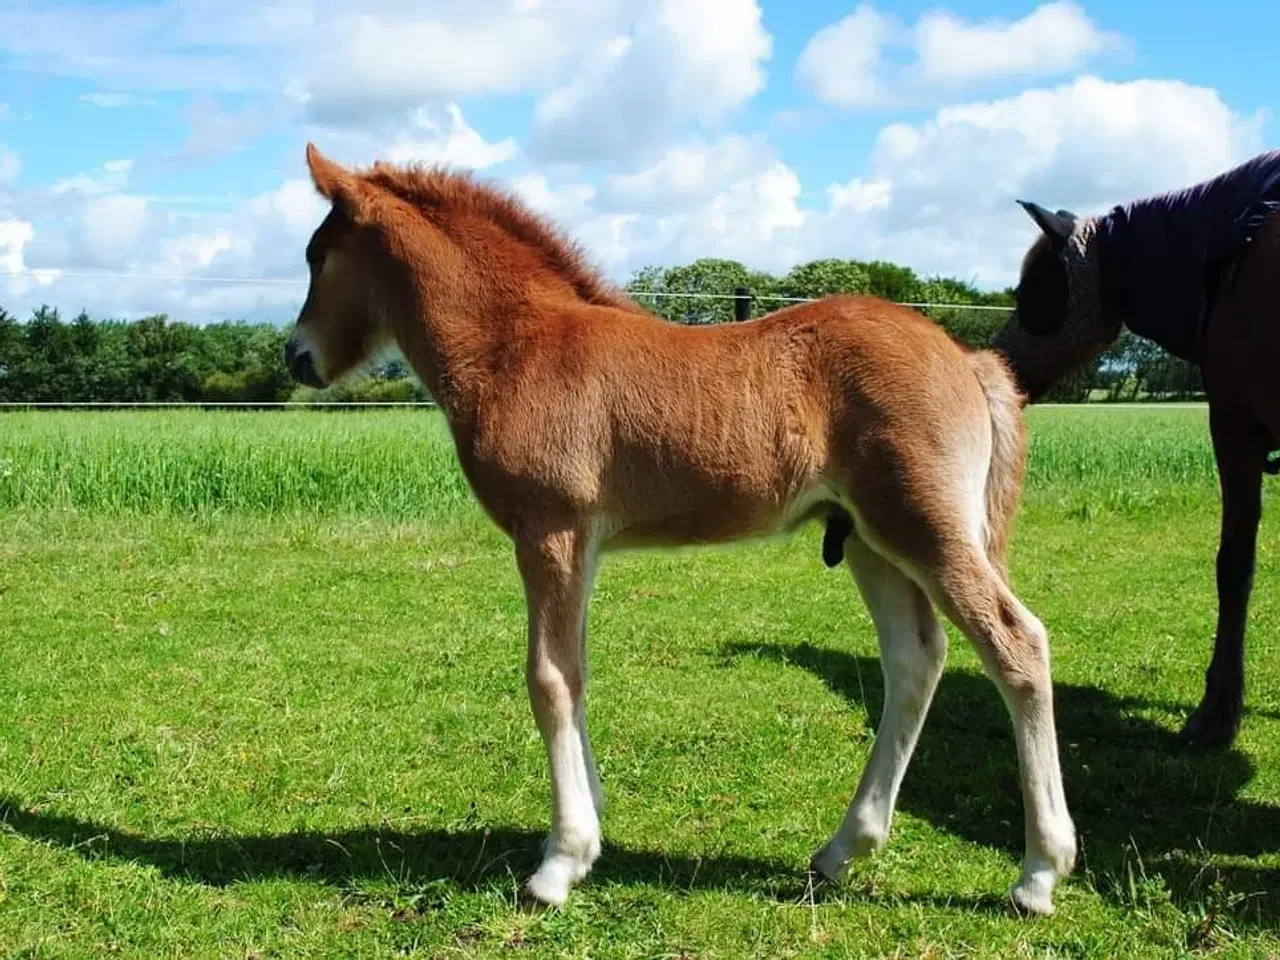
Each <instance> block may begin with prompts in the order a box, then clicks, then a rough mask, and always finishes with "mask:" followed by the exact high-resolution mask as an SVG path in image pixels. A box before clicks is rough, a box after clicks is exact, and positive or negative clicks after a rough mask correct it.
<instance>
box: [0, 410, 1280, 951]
mask: <svg viewBox="0 0 1280 960" xmlns="http://www.w3.org/2000/svg"><path fill="white" fill-rule="evenodd" d="M1205 421H1206V418H1205V414H1204V411H1203V410H1202V409H1144V410H1126V409H1119V408H1101V409H1098V408H1093V409H1061V408H1058V409H1054V408H1037V409H1034V410H1033V411H1032V412H1031V423H1032V430H1033V452H1032V471H1031V482H1030V484H1029V488H1028V490H1027V493H1026V496H1025V499H1024V511H1023V513H1022V516H1021V518H1020V521H1019V526H1018V533H1017V537H1016V541H1015V545H1014V554H1013V568H1014V569H1013V576H1014V583H1015V587H1016V589H1017V590H1018V592H1019V594H1020V595H1021V596H1022V598H1023V599H1024V600H1025V601H1026V602H1027V603H1028V605H1029V606H1031V607H1032V609H1034V610H1035V611H1036V612H1037V613H1038V614H1039V615H1040V617H1041V618H1042V619H1043V620H1044V622H1045V624H1046V625H1047V627H1048V628H1049V631H1050V635H1051V638H1052V645H1053V646H1052V650H1053V668H1054V677H1055V691H1056V697H1057V708H1058V725H1059V733H1060V742H1061V748H1062V758H1063V765H1064V772H1065V778H1066V787H1067V796H1068V801H1069V803H1070V805H1071V809H1072V813H1073V815H1074V817H1075V819H1076V823H1077V826H1078V828H1079V830H1080V834H1081V856H1080V861H1079V864H1078V868H1077V870H1076V872H1075V873H1074V875H1073V876H1071V877H1070V878H1069V879H1068V880H1066V881H1065V882H1064V883H1063V885H1062V886H1061V888H1060V890H1059V893H1058V896H1057V904H1058V912H1057V913H1056V915H1054V916H1053V917H1050V918H1046V919H1039V920H1027V919H1021V918H1019V917H1017V916H1015V915H1014V914H1013V913H1012V911H1011V910H1010V908H1009V907H1008V905H1007V900H1006V898H1005V891H1006V889H1007V887H1008V886H1009V884H1010V883H1012V882H1013V881H1014V880H1015V879H1016V877H1017V873H1018V866H1019V863H1020V859H1021V855H1022V845H1023V826H1022V823H1023V821H1022V805H1021V799H1020V796H1019V792H1018V786H1017V776H1016V760H1015V756H1014V749H1013V741H1012V735H1011V730H1010V725H1009V721H1008V717H1007V714H1006V713H1005V711H1004V707H1003V705H1002V704H1001V702H1000V700H999V697H998V695H997V694H996V691H995V689H994V687H993V686H992V685H991V684H990V683H989V682H988V681H987V680H986V679H985V678H984V676H983V675H982V673H981V671H980V670H979V668H978V665H977V660H976V657H975V656H974V655H973V653H972V651H971V650H970V649H969V647H968V645H967V643H966V642H965V641H964V640H963V639H962V638H960V637H959V636H958V634H957V633H956V632H955V631H954V630H953V629H950V628H949V633H950V634H951V637H952V647H951V657H950V660H949V664H948V669H947V672H946V673H945V675H944V677H943V680H942V682H941V686H940V689H939V693H938V696H937V699H936V701H935V703H934V706H933V709H932V712H931V714H930V717H929V720H928V723H927V724H926V727H925V731H924V734H923V736H922V738H921V742H920V746H919V748H918V751H917V753H916V756H915V759H914V761H913V763H912V766H911V768H910V770H909V772H908V774H907V779H906V783H905V785H904V788H903V791H902V796H901V800H900V805H899V812H898V815H897V818H896V820H895V824H894V832H893V835H892V837H891V839H890V843H889V846H888V848H887V849H886V850H885V851H884V853H883V854H881V855H880V856H878V857H876V858H875V859H873V860H871V861H867V862H861V863H855V865H854V866H853V868H852V870H851V873H850V877H849V880H848V882H847V884H845V885H843V886H840V887H837V888H834V889H826V888H824V889H819V890H817V891H813V890H810V889H808V887H807V884H806V874H805V866H806V864H807V861H808V857H809V855H810V854H811V853H812V852H813V850H814V849H815V848H816V847H817V846H818V845H819V844H821V843H822V842H823V841H824V840H825V839H826V838H827V837H828V836H829V834H830V832H831V831H832V830H833V829H834V827H835V826H836V824H837V823H838V822H839V818H840V816H841V814H842V813H843V811H844V808H845V805H846V804H847V802H848V800H849V797H850V795H851V793H852V791H853V788H854V786H855V784H856V782H857V778H858V777H859V775H860V773H861V771H862V768H863V765H864V763H865V761H866V759H867V756H868V753H869V750H870V747H871V744H872V739H873V736H874V728H875V724H876V721H877V719H878V716H879V710H880V705H881V702H882V690H883V688H882V682H881V678H880V671H879V665H878V661H877V656H876V643H875V637H874V634H873V631H872V628H871V624H870V622H869V619H868V616H867V613H866V610H865V608H864V607H863V605H862V603H861V600H860V599H859V597H858V595H857V593H856V591H855V590H854V588H853V585H852V582H851V580H850V578H849V577H848V575H847V573H845V572H844V571H843V570H827V569H826V568H825V567H823V565H822V563H821V558H820V549H819V544H820V531H819V530H818V529H817V528H812V529H807V530H805V531H803V532H801V533H800V534H798V535H797V536H795V537H793V538H790V539H783V540H776V541H767V542H758V543H751V544H743V545H736V546H730V547H718V548H700V549H687V550H680V551H672V552H653V553H628V554H618V555H613V556H610V557H609V558H608V559H607V560H606V562H605V564H604V565H603V567H602V570H601V572H600V576H599V578H598V584H597V589H596V591H595V595H594V600H593V604H592V607H591V626H590V630H591V641H590V646H591V687H590V695H589V722H590V726H591V729H592V733H593V743H594V745H595V748H596V753H597V756H598V760H599V763H600V767H601V772H602V777H603V780H604V784H605V789H606V792H607V802H608V805H607V808H606V812H605V819H604V831H605V851H604V854H603V856H602V857H601V859H600V861H599V862H598V864H597V867H596V870H595V871H594V873H593V874H592V875H591V877H590V878H589V879H588V880H587V882H586V883H585V884H583V885H582V886H580V887H578V888H576V889H575V891H574V893H573V894H572V895H571V898H570V901H569V903H568V904H567V905H566V906H565V907H563V908H560V909H554V910H550V911H531V910H529V909H527V908H525V907H524V906H523V905H522V904H521V902H520V899H519V897H518V888H519V884H520V883H521V882H522V881H523V879H524V878H525V877H526V875H527V873H528V871H529V870H530V869H531V868H532V867H533V865H534V864H535V863H536V861H537V857H538V852H539V845H540V843H541V840H542V837H543V835H544V833H545V830H546V828H547V825H548V818H549V791H548V781H547V773H546V766H545V760H544V754H543V750H542V745H541V742H540V740H539V738H538V735H537V733H536V730H535V727H534V724H533V720H532V716H531V714H530V711H529V708H528V705H527V701H526V696H525V690H524V680H523V662H524V651H523V645H524V630H525V626H524V611H523V600H522V595H521V591H520V586H519V581H518V579H517V576H516V572H515V568H514V564H513V562H512V559H511V554H510V550H509V547H508V545H507V543H506V541H505V540H504V539H503V538H502V537H501V535H499V534H498V533H497V532H496V531H495V530H494V529H493V528H492V527H491V526H490V525H489V524H488V522H487V521H486V520H485V519H484V517H483V515H482V514H481V513H480V512H479V510H478V508H476V507H475V506H474V504H473V503H472V502H471V500H470V498H469V495H468V494H467V491H466V488H465V485H464V484H463V482H462V480H461V478H460V475H459V473H458V471H457V469H456V467H455V466H454V461H453V455H452V450H451V448H450V447H449V445H448V439H447V436H446V434H445V432H444V429H443V427H442V424H441V421H440V419H439V417H438V415H437V414H435V413H434V412H430V411H422V410H417V411H366V412H357V413H349V412H324V413H320V412H279V413H195V412H183V413H173V412H161V413H128V414H116V413H112V414H108V413H98V414H66V413H39V414H5V415H0V702H2V703H3V705H4V708H3V710H0V956H17V957H26V956H30V957H62V956H75V957H100V956H107V955H119V956H136V957H168V956H208V957H276V956H279V957H311V956H352V957H356V956H360V957H364V956H406V955H412V956H422V957H472V956H512V957H530V958H532V957H562V956H565V957H592V958H602V957H652V958H659V957H669V958H677V957H691V958H692V957H747V956H750V957H757V956H758V957H770V958H773V957H792V956H831V957H845V956H886V955H887V956H902V957H917V956H929V957H951V956H1014V957H1017V956H1027V957H1044V956H1070V957H1139V956H1200V955H1204V956H1240V957H1245V956H1250V957H1252V956H1275V955H1278V954H1280V932H1278V931H1280V657H1277V655H1276V654H1277V645H1276V637H1277V634H1278V632H1280V631H1278V630H1277V620H1278V614H1277V611H1278V610H1280V606H1278V605H1280V589H1278V588H1280V584H1278V583H1277V576H1276V574H1277V566H1278V564H1277V556H1276V551H1277V546H1278V545H1280V527H1277V526H1276V525H1275V524H1274V523H1268V520H1267V519H1264V523H1263V530H1262V536H1261V545H1260V553H1259V569H1258V575H1257V588H1256V592H1255V602H1254V605H1253V608H1252V616H1251V620H1250V637H1249V647H1248V670H1249V675H1248V690H1247V701H1248V706H1249V712H1248V714H1247V716H1246V718H1245V722H1244V726H1243V730H1242V732H1241V736H1240V738H1239V741H1238V743H1237V746H1236V748H1235V749H1233V750H1230V751H1222V752H1218V753H1200V752H1195V751H1191V750H1188V749H1185V748H1183V747H1182V746H1180V745H1179V744H1178V742H1177V740H1176V738H1175V733H1176V731H1177V729H1178V727H1179V726H1180V724H1181V722H1182V720H1183V718H1184V717H1185V715H1186V713H1187V712H1188V711H1189V710H1190V709H1191V708H1192V707H1193V706H1194V704H1195V703H1196V701H1197V700H1198V697H1199V695H1200V692H1201V686H1202V673H1203V669H1204V666H1205V664H1206V663H1207V661H1208V657H1209V652H1210V648H1211V643H1212V634H1213V620H1214V610H1215V599H1214V596H1215V595H1214V588H1213V557H1214V551H1215V549H1216V537H1217V520H1218V499H1217V487H1216V480H1215V478H1214V473H1213V464H1212V459H1211V456H1210V452H1209V444H1208V436H1207V430H1206V423H1205ZM1273 489H1274V488H1273V485H1272V483H1271V482H1269V484H1268V495H1271V494H1272V493H1273Z"/></svg>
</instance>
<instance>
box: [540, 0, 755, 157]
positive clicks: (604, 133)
mask: <svg viewBox="0 0 1280 960" xmlns="http://www.w3.org/2000/svg"><path fill="white" fill-rule="evenodd" d="M772 52H773V40H772V37H771V36H770V35H769V33H768V32H767V31H766V30H765V28H764V24H763V21H762V15H761V11H760V7H759V5H758V4H757V3H756V0H700V2H698V3H687V2H683V0H657V2H651V3H647V4H646V5H645V6H644V7H643V8H642V12H641V13H639V14H638V15H637V16H636V18H635V22H634V24H633V25H632V27H631V28H630V29H629V30H627V31H626V32H624V33H621V34H618V35H616V36H614V37H613V38H612V39H611V40H610V41H609V42H608V43H605V44H601V45H600V46H599V47H598V49H597V51H596V53H595V55H594V56H592V57H591V58H590V59H589V60H588V61H587V62H586V63H585V65H584V66H583V68H582V70H581V71H580V72H578V73H577V74H576V75H575V76H574V78H573V79H572V80H571V81H570V82H569V83H567V84H564V85H562V86H560V87H557V88H556V89H555V90H553V91H551V92H550V93H549V94H547V95H546V96H545V97H543V98H542V99H541V100H540V101H539V102H538V104H537V107H536V108H535V110H534V116H533V131H532V137H531V143H530V150H531V152H532V153H533V155H534V156H536V157H539V158H542V159H545V160H551V161H569V162H594V161H601V160H611V159H615V158H620V157H628V158H630V157H632V156H634V155H635V154H636V153H638V152H643V151H646V150H649V149H651V148H653V147H654V146H655V145H656V144H659V143H663V142H665V141H666V140H667V138H669V137H671V136H672V135H673V134H675V133H677V132H679V131H680V130H682V129H684V128H685V127H687V126H688V125H691V124H698V125H703V126H706V125H711V124H714V123H716V122H718V121H720V120H721V119H722V118H723V117H724V116H726V115H727V114H728V113H729V112H731V111H732V110H734V109H735V108H737V107H740V106H741V105H742V104H744V103H746V102H747V101H748V100H750V99H751V98H752V97H753V96H755V94H756V93H758V92H759V91H760V90H761V89H762V88H763V87H764V83H765V73H764V67H763V64H764V62H765V61H766V60H768V59H769V57H770V56H771V55H772Z"/></svg>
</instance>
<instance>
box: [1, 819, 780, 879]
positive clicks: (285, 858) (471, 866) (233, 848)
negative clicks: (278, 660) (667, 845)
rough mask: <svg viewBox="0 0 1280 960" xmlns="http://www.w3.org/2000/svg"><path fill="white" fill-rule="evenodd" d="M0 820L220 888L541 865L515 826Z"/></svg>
mask: <svg viewBox="0 0 1280 960" xmlns="http://www.w3.org/2000/svg"><path fill="white" fill-rule="evenodd" d="M0 824H4V825H7V826H8V827H9V828H10V829H12V830H13V831H14V832H16V833H18V834H19V835H21V836H24V837H26V838H28V839H30V840H36V841H40V842H45V843H51V844H55V845H57V846H60V847H64V848H66V849H68V850H73V851H75V852H76V853H77V854H79V855H80V856H82V857H84V858H85V859H87V860H96V859H104V860H115V861H132V862H135V863H145V864H150V865H152V866H154V867H156V868H157V869H159V870H160V871H161V872H162V873H163V874H164V875H165V876H168V877H173V878H177V879H182V880H188V881H192V882H196V883H203V884H207V885H209V886H216V887H221V886H228V885H231V884H235V883H243V882H246V881H253V880H259V879H267V878H273V877H293V878H301V879H312V880H316V881H319V882H323V883H329V884H332V885H335V886H339V887H342V886H348V885H358V884H360V883H361V882H363V881H369V880H375V879H379V878H381V879H385V880H388V881H390V882H392V883H395V884H401V885H404V884H407V885H415V884H423V883H429V882H431V881H449V882H452V883H453V884H454V885H455V886H456V887H458V888H461V889H464V890H479V889H487V888H493V887H495V886H502V885H504V884H515V883H520V882H523V881H524V879H525V878H526V877H527V876H528V874H529V873H530V872H532V870H533V869H534V867H536V866H537V863H538V860H539V857H540V854H541V850H542V841H543V837H544V836H545V834H543V833H539V832H535V831H532V830H523V829H518V828H513V827H501V826H495V827H486V826H480V825H462V826H460V827H458V828H456V829H432V828H426V829H422V830H395V829H376V828H372V827H370V828H366V829H357V830H348V831H332V832H293V833H280V834H263V835H256V836H255V835H239V834H238V835H231V836H210V837H200V836H192V835H189V834H188V835H183V836H181V837H172V838H169V837H152V836H145V835H140V834H136V833H133V832H131V831H127V830H121V829H118V828H114V827H109V826H106V825H104V824H101V823H97V822H94V821H92V820H88V819H84V818H80V817H76V816H70V815H67V814H61V813H55V812H52V811H47V810H42V809H39V808H38V807H37V808H33V807H30V806H27V805H24V804H23V803H21V802H20V801H19V800H17V799H16V798H14V797H8V796H3V795H0ZM2 829H3V828H0V830H2ZM591 876H592V878H593V879H603V880H606V881H608V880H612V881H618V882H623V883H639V884H652V885H655V886H661V887H667V888H670V889H674V890H699V889H730V890H739V891H743V892H756V893H762V894H766V895H772V896H778V897H790V896H796V897H798V896H800V895H802V894H803V884H804V878H803V877H797V873H796V870H795V867H794V865H791V864H784V863H780V862H771V861H768V860H763V859H755V858H749V857H739V856H733V855H713V856H708V857H692V856H683V855H678V854H675V855H672V854H667V853H664V852H662V851H660V850H654V851H648V850H632V849H627V848H624V847H617V846H614V845H612V844H609V843H608V842H606V843H605V845H604V852H603V854H602V855H601V857H600V860H599V861H598V862H597V865H596V867H595V869H594V870H593V871H592V873H591Z"/></svg>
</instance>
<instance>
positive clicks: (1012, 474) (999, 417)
mask: <svg viewBox="0 0 1280 960" xmlns="http://www.w3.org/2000/svg"><path fill="white" fill-rule="evenodd" d="M969 360H970V363H971V364H972V365H973V372H974V375H975V376H977V378H978V382H979V383H980V384H982V392H983V393H985V394H986V395H987V407H988V409H989V410H990V412H991V463H990V465H989V466H988V468H987V489H986V510H987V516H986V521H987V522H986V524H985V532H986V548H987V556H988V557H989V558H990V559H991V562H992V564H993V565H994V566H995V568H996V569H997V570H999V571H1000V573H1001V574H1002V575H1004V574H1006V573H1007V570H1006V568H1005V553H1006V551H1007V549H1008V546H1009V538H1010V536H1011V535H1012V534H1013V521H1014V518H1015V517H1016V515H1017V512H1018V498H1019V496H1020V495H1021V492H1022V478H1023V475H1024V473H1025V472H1026V453H1027V439H1026V430H1025V426H1024V423H1023V418H1022V411H1023V407H1024V406H1025V405H1026V398H1025V397H1024V396H1023V395H1022V394H1021V393H1020V392H1019V390H1018V387H1017V381H1016V380H1015V379H1014V378H1013V374H1012V372H1011V371H1010V370H1009V367H1008V366H1007V364H1006V363H1005V360H1004V358H1003V357H1001V356H1000V355H999V354H997V353H995V352H994V351H991V350H979V351H975V352H973V353H971V354H970V355H969Z"/></svg>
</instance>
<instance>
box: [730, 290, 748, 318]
mask: <svg viewBox="0 0 1280 960" xmlns="http://www.w3.org/2000/svg"><path fill="white" fill-rule="evenodd" d="M750 317H751V291H750V290H748V289H747V288H746V287H734V290H733V319H734V320H735V321H736V322H738V323H741V322H742V321H743V320H748V319H750Z"/></svg>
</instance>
